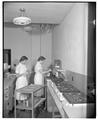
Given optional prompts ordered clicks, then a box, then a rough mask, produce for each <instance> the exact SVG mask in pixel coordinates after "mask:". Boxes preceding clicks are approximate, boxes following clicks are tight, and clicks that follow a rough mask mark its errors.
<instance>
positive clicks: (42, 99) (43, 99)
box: [34, 98, 46, 108]
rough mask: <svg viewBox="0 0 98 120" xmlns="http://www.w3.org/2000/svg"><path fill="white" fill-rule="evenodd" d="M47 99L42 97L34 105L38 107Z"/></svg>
mask: <svg viewBox="0 0 98 120" xmlns="http://www.w3.org/2000/svg"><path fill="white" fill-rule="evenodd" d="M45 100H46V98H41V100H40V101H39V102H38V103H36V104H35V105H34V108H36V107H37V106H38V105H39V104H40V103H42V102H43V101H45Z"/></svg>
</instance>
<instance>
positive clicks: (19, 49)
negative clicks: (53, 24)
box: [4, 27, 52, 68]
mask: <svg viewBox="0 0 98 120" xmlns="http://www.w3.org/2000/svg"><path fill="white" fill-rule="evenodd" d="M51 34H52V33H44V34H42V35H41V36H42V37H41V44H40V33H39V31H36V33H35V32H26V31H24V30H23V29H21V28H7V27H5V28H4V49H11V61H12V63H11V64H12V65H13V62H14V61H16V60H19V59H20V57H21V56H23V55H25V56H27V57H28V58H29V61H28V63H29V64H28V65H29V68H31V67H32V65H33V64H34V63H35V62H36V60H37V59H38V57H39V56H40V55H44V56H45V57H46V58H47V61H46V62H47V63H46V64H47V65H48V64H49V63H50V61H51V46H52V45H51V44H52V42H51V41H52V35H51ZM40 50H42V51H40Z"/></svg>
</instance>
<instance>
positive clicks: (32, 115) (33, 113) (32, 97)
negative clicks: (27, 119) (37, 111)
mask: <svg viewBox="0 0 98 120" xmlns="http://www.w3.org/2000/svg"><path fill="white" fill-rule="evenodd" d="M33 99H34V97H33V93H32V118H34V104H33V103H34V102H33V101H34V100H33Z"/></svg>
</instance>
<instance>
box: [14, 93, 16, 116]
mask: <svg viewBox="0 0 98 120" xmlns="http://www.w3.org/2000/svg"><path fill="white" fill-rule="evenodd" d="M14 109H15V110H14V114H15V118H16V92H15V97H14Z"/></svg>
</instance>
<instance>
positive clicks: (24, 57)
mask: <svg viewBox="0 0 98 120" xmlns="http://www.w3.org/2000/svg"><path fill="white" fill-rule="evenodd" d="M24 60H28V58H27V57H26V56H22V57H21V58H20V60H19V62H22V61H24Z"/></svg>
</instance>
